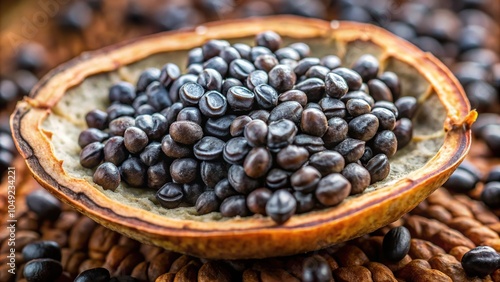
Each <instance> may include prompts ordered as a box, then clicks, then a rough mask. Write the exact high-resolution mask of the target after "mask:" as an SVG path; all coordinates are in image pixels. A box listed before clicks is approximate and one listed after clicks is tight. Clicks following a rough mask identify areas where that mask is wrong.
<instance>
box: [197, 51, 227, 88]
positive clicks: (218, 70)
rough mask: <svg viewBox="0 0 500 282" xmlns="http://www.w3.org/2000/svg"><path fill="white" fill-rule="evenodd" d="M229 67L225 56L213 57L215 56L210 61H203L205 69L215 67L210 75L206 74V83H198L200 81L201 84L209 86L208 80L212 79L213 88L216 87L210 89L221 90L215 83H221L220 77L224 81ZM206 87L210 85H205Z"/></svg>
mask: <svg viewBox="0 0 500 282" xmlns="http://www.w3.org/2000/svg"><path fill="white" fill-rule="evenodd" d="M228 68H229V66H228V64H227V63H226V61H225V60H224V59H223V58H221V57H219V56H216V57H213V58H211V59H209V60H208V61H206V62H205V63H203V69H205V70H207V69H213V70H214V71H212V72H210V74H209V75H208V76H206V77H205V79H203V80H204V81H205V83H200V82H198V83H200V84H201V85H207V86H208V81H211V82H212V84H213V86H212V87H211V88H214V89H210V90H217V91H220V87H219V88H215V85H218V84H219V78H220V80H221V83H222V77H225V76H226V74H227V71H228ZM216 74H218V75H216ZM205 88H207V89H208V87H205Z"/></svg>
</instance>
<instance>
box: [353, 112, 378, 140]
mask: <svg viewBox="0 0 500 282" xmlns="http://www.w3.org/2000/svg"><path fill="white" fill-rule="evenodd" d="M378 128H379V121H378V118H377V117H376V116H374V115H372V114H364V115H361V116H358V117H355V118H353V119H352V120H351V121H350V122H349V136H351V137H353V138H356V139H359V140H362V141H368V140H370V139H372V138H373V137H374V136H375V134H376V133H377V130H378Z"/></svg>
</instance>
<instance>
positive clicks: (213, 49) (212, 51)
mask: <svg viewBox="0 0 500 282" xmlns="http://www.w3.org/2000/svg"><path fill="white" fill-rule="evenodd" d="M227 46H229V43H228V42H227V41H224V40H216V39H212V40H209V41H207V42H206V43H205V44H203V45H202V46H201V50H202V52H203V59H204V60H208V59H210V58H212V57H215V56H217V55H219V53H220V52H221V51H222V50H223V49H224V48H225V47H227Z"/></svg>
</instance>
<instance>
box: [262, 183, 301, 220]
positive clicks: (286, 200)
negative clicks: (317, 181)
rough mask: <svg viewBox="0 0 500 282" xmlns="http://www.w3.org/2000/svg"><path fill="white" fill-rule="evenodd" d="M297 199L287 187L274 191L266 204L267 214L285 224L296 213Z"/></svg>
mask: <svg viewBox="0 0 500 282" xmlns="http://www.w3.org/2000/svg"><path fill="white" fill-rule="evenodd" d="M296 209H297V201H296V200H295V198H294V197H293V195H292V194H290V192H288V191H287V190H285V189H280V190H277V191H275V192H274V193H273V195H272V196H271V198H270V199H269V200H268V201H267V204H266V214H267V215H268V216H269V217H271V219H272V220H274V222H276V223H277V224H283V223H285V222H286V221H287V220H289V219H290V217H292V216H293V215H294V214H295V210H296Z"/></svg>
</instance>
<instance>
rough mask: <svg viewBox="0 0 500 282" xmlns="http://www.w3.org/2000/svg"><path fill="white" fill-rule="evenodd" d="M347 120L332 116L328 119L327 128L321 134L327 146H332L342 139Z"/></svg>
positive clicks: (344, 135)
mask: <svg viewBox="0 0 500 282" xmlns="http://www.w3.org/2000/svg"><path fill="white" fill-rule="evenodd" d="M348 129H349V128H348V124H347V122H346V121H345V120H344V119H342V118H339V117H333V118H331V119H329V120H328V129H327V130H326V132H325V134H324V135H323V141H324V142H325V145H326V146H327V147H332V146H335V145H337V144H338V143H340V142H342V141H344V140H345V139H346V138H347V132H348Z"/></svg>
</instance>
